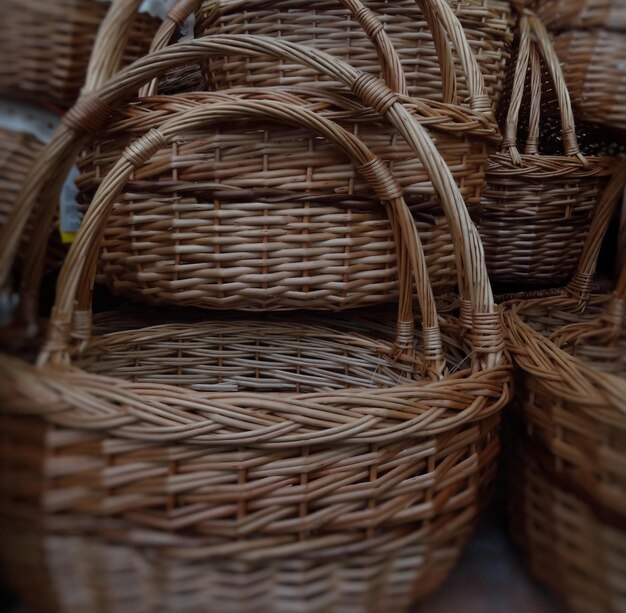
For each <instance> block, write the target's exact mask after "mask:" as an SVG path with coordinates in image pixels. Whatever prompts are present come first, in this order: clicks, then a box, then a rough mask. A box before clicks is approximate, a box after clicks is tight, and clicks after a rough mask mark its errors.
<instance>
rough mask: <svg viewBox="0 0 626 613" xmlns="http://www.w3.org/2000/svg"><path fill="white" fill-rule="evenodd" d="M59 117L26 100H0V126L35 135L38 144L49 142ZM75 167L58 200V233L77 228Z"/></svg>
mask: <svg viewBox="0 0 626 613" xmlns="http://www.w3.org/2000/svg"><path fill="white" fill-rule="evenodd" d="M60 122H61V118H60V117H59V116H58V115H55V114H54V113H52V112H50V111H48V110H46V109H42V108H39V107H37V106H35V105H34V104H28V103H26V102H21V101H20V102H13V101H10V100H0V127H1V128H4V129H5V130H11V131H13V132H22V133H24V134H29V135H30V136H32V137H33V138H36V139H37V140H38V141H39V142H40V143H43V144H47V143H48V142H50V139H51V138H52V135H53V134H54V132H55V130H56V129H57V127H58V125H59V123H60ZM77 176H78V168H76V166H74V167H72V170H71V171H70V173H69V175H68V177H67V179H66V181H65V184H64V185H63V189H62V191H61V199H60V202H59V214H60V220H59V226H60V229H61V232H68V233H73V232H77V231H78V229H79V228H80V222H81V215H80V213H79V212H78V204H77V196H78V188H77V187H76V184H75V182H74V179H75V178H76V177H77Z"/></svg>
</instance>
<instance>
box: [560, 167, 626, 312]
mask: <svg viewBox="0 0 626 613" xmlns="http://www.w3.org/2000/svg"><path fill="white" fill-rule="evenodd" d="M625 185H626V160H623V161H622V162H620V163H619V165H618V166H617V168H616V169H615V171H614V172H613V174H612V176H611V179H610V180H609V182H608V184H607V186H606V188H605V189H604V191H603V192H602V196H601V197H600V200H599V201H598V204H597V206H596V210H595V213H594V215H593V219H592V220H591V225H590V226H589V232H588V233H587V237H586V238H585V244H584V246H583V251H582V254H581V256H580V260H579V261H578V269H577V271H576V273H575V274H574V276H573V278H572V280H571V281H570V282H569V283H568V285H567V287H566V288H565V292H566V293H568V294H569V295H570V296H572V297H573V298H576V299H578V300H579V302H580V303H581V305H584V304H586V302H587V301H588V300H589V297H590V295H591V292H592V289H593V277H594V274H595V272H596V265H597V263H598V257H599V255H600V249H601V247H602V243H603V241H604V237H605V235H606V233H607V230H608V228H609V225H610V223H611V219H612V218H613V212H614V211H615V208H616V206H617V203H618V202H619V201H620V199H621V196H622V194H623V191H624V186H625ZM622 273H623V270H622ZM622 276H623V274H622V275H621V276H620V280H621V277H622ZM618 286H619V287H620V291H621V287H622V286H621V284H618Z"/></svg>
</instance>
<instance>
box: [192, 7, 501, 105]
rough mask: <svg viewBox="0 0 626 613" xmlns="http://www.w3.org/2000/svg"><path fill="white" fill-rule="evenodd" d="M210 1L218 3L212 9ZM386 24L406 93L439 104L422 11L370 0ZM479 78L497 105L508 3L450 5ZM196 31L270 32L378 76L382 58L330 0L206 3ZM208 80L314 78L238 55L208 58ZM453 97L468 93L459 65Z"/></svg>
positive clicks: (436, 69)
mask: <svg viewBox="0 0 626 613" xmlns="http://www.w3.org/2000/svg"><path fill="white" fill-rule="evenodd" d="M216 5H218V6H217V7H216ZM365 5H366V6H367V7H368V8H369V9H371V10H372V11H373V12H374V13H375V14H376V15H377V16H378V17H379V19H380V21H381V22H382V23H383V25H384V26H385V30H386V32H387V34H388V36H389V38H390V41H391V43H392V44H393V46H394V48H395V49H396V51H397V53H398V55H399V57H400V60H401V63H402V67H403V69H404V72H405V75H406V81H407V86H408V93H409V94H410V95H412V96H416V97H423V98H429V99H432V100H439V101H441V100H442V99H443V98H442V76H441V75H442V69H441V68H440V62H439V58H438V54H437V49H436V46H435V44H434V43H433V37H432V34H431V32H430V29H429V25H428V23H427V22H426V20H425V19H424V13H423V12H422V11H421V10H420V7H419V6H418V4H417V3H416V2H415V0H399V1H396V2H386V1H379V0H368V1H367V2H365ZM450 6H451V7H452V8H453V10H454V11H455V14H456V16H457V17H458V19H459V21H460V23H461V25H462V26H463V28H464V31H465V35H466V36H467V39H468V41H469V44H470V46H471V48H472V50H473V52H474V53H475V55H476V59H477V61H478V64H479V66H480V69H481V72H482V74H483V76H484V79H485V86H486V90H487V93H488V94H489V96H490V97H491V99H492V100H493V101H494V103H496V102H497V100H498V98H499V95H500V93H501V90H502V81H503V73H504V66H505V63H506V60H507V58H508V55H507V44H508V43H509V42H510V40H511V33H510V20H511V8H510V5H509V3H507V2H502V1H500V0H468V1H464V2H462V3H461V2H450ZM198 30H199V31H200V32H201V33H202V34H203V35H209V34H257V35H264V36H276V37H281V38H284V39H285V40H289V41H292V42H297V43H302V44H306V45H311V46H314V47H315V48H317V49H320V50H322V51H326V52H328V53H331V54H333V55H336V56H337V57H341V58H344V59H346V60H347V61H348V62H350V63H351V64H352V65H353V66H355V67H356V68H359V69H360V70H363V71H365V72H368V73H370V74H374V75H376V76H378V75H379V74H380V63H379V59H378V56H377V54H376V50H375V48H374V46H373V44H372V43H371V42H370V41H369V40H368V38H367V37H366V36H365V34H364V33H363V30H362V28H361V26H360V25H359V24H358V23H357V22H356V21H355V20H354V18H353V17H352V16H351V15H350V13H349V12H348V11H347V10H346V9H345V8H342V7H341V6H339V3H338V2H337V1H336V0H332V1H324V2H318V3H316V4H315V7H314V8H311V6H309V5H308V4H306V3H303V2H294V1H293V0H282V1H281V2H273V3H270V2H266V1H265V0H263V1H258V0H255V1H253V2H243V3H242V2H241V1H225V2H224V1H222V0H219V1H216V0H206V1H205V2H204V4H203V8H202V9H201V11H200V14H199V16H198ZM206 70H207V80H208V82H209V83H210V84H211V86H213V87H215V88H216V89H228V88H230V87H233V86H241V85H249V86H252V85H253V86H257V87H265V86H268V85H293V84H296V83H305V82H310V81H312V80H318V79H319V75H318V74H315V73H313V72H312V71H310V70H307V69H302V67H301V66H297V65H294V64H293V63H289V62H284V61H280V62H276V60H274V59H272V58H269V57H260V58H258V59H255V61H250V59H247V58H246V59H244V58H241V57H238V56H236V55H234V54H233V55H228V56H227V57H224V58H218V57H215V58H211V60H210V61H209V62H208V63H207V65H206ZM456 76H457V81H458V100H459V101H466V100H467V98H468V95H469V93H468V90H467V85H466V81H465V77H464V75H463V71H462V69H461V67H460V66H459V65H458V59H457V65H456Z"/></svg>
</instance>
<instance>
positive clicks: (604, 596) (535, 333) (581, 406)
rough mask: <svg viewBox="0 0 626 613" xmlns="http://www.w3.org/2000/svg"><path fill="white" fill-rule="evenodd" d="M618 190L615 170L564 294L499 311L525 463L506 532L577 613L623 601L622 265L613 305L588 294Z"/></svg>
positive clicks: (625, 171)
mask: <svg viewBox="0 0 626 613" xmlns="http://www.w3.org/2000/svg"><path fill="white" fill-rule="evenodd" d="M625 184H626V165H622V166H621V167H620V169H619V171H618V172H616V174H615V176H614V178H613V179H612V180H611V183H610V184H609V187H608V188H607V190H606V192H605V194H604V195H603V197H602V201H601V203H600V205H599V207H598V212H597V215H596V216H595V217H594V220H593V224H592V227H591V229H590V233H589V239H588V241H587V243H586V248H585V251H584V253H583V256H582V258H581V264H580V268H579V271H578V272H577V275H576V276H575V278H574V280H573V281H572V282H571V283H570V285H569V287H568V289H567V291H566V292H562V293H561V295H558V296H553V297H550V298H541V299H535V300H530V301H526V302H515V303H512V304H511V305H510V308H509V310H508V311H507V312H506V313H505V315H504V321H505V326H506V329H507V335H508V341H507V344H508V347H509V349H510V351H511V353H512V355H513V357H514V361H515V364H516V366H517V376H518V378H519V380H518V382H517V385H516V390H517V395H516V404H517V406H518V407H519V410H520V412H521V417H522V419H523V428H518V432H519V431H520V430H522V429H523V430H525V431H526V436H527V440H526V442H524V444H523V451H522V453H523V457H524V461H529V462H530V463H529V464H528V465H527V466H524V467H523V468H522V471H521V474H518V473H517V472H516V473H515V474H514V475H513V476H512V478H513V479H515V483H516V484H517V485H518V487H516V488H515V489H516V490H518V491H517V493H516V494H515V496H516V498H514V499H513V500H512V505H513V506H514V507H517V508H518V512H517V513H516V514H515V515H514V516H513V517H512V524H513V531H514V534H515V535H516V538H517V539H518V540H519V541H520V543H522V545H523V549H524V550H525V551H526V553H527V556H528V558H529V560H530V566H531V570H532V571H533V572H534V573H536V574H537V576H538V577H539V578H540V579H541V580H543V581H546V582H548V583H549V584H550V585H551V587H552V588H553V589H554V590H555V591H557V593H559V595H560V596H561V597H562V598H563V599H564V600H565V601H566V602H567V604H568V606H569V607H570V608H571V609H572V610H576V611H581V612H582V611H621V610H623V608H624V605H625V604H626V581H625V579H626V574H625V569H626V566H625V565H624V555H625V551H624V549H623V544H624V542H626V473H625V471H624V460H625V457H626V456H625V453H626V404H625V399H626V379H625V375H626V362H625V360H624V356H625V355H626V352H625V348H626V326H625V321H624V312H625V308H626V267H625V268H624V269H623V271H622V275H621V278H620V281H619V283H618V288H617V290H616V293H615V294H614V296H613V297H612V298H610V297H608V296H606V295H592V296H589V293H588V288H589V287H590V279H591V273H592V272H593V270H594V267H595V262H596V260H597V256H598V253H599V250H600V245H601V242H602V237H603V236H604V233H605V232H606V228H607V227H608V225H609V223H610V220H611V217H612V212H613V208H614V205H615V202H616V201H617V200H618V199H619V196H620V194H621V191H622V189H623V186H624V185H625ZM581 304H582V305H586V309H585V310H584V312H582V311H581ZM512 466H513V467H514V469H515V467H516V466H519V463H517V462H512ZM521 479H523V480H521ZM543 492H546V493H545V494H544V493H543ZM520 499H521V502H519V500H520ZM518 502H519V504H518ZM548 567H549V568H550V569H551V571H550V572H549V573H546V572H545V570H546V568H548Z"/></svg>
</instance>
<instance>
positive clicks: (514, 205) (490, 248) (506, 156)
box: [480, 12, 616, 286]
mask: <svg viewBox="0 0 626 613" xmlns="http://www.w3.org/2000/svg"><path fill="white" fill-rule="evenodd" d="M520 31H521V36H520V51H519V58H518V61H517V64H516V67H515V74H514V82H513V95H512V97H511V100H510V103H509V108H508V111H507V115H506V123H505V135H504V136H505V138H504V141H503V148H502V149H503V150H502V151H501V152H500V153H498V154H496V155H493V156H491V158H490V160H489V165H488V167H487V184H486V187H485V189H484V191H483V198H482V211H481V216H480V230H481V236H482V238H483V241H484V245H485V253H486V258H487V264H488V267H489V272H490V277H491V279H492V280H493V281H501V282H505V283H511V282H522V283H525V284H526V285H530V284H533V285H535V286H539V285H561V284H563V283H564V282H565V281H566V280H567V279H568V278H570V277H571V276H572V274H573V273H574V270H575V268H576V263H577V261H578V258H579V256H580V253H581V251H582V247H583V243H584V239H585V234H586V230H587V228H588V226H589V221H590V219H591V216H592V215H593V212H594V207H595V204H596V202H597V201H598V199H599V196H600V194H601V192H602V190H603V188H604V186H605V185H606V183H607V182H608V179H609V177H610V175H611V173H612V172H613V169H614V166H615V164H616V160H615V159H614V158H611V157H609V156H602V157H596V156H589V157H584V158H583V156H582V155H581V154H580V148H579V145H578V141H577V138H576V126H575V124H574V118H573V112H572V108H571V102H570V97H569V92H568V90H567V87H566V86H565V82H564V79H563V74H562V72H561V68H560V65H559V62H558V59H557V58H556V54H555V52H554V49H553V48H552V45H551V42H550V39H549V37H548V33H547V32H546V30H545V28H544V27H543V25H542V24H541V23H540V22H539V20H538V19H537V18H536V16H534V15H533V14H532V13H530V12H527V13H526V14H525V15H524V16H523V17H522V18H521V19H520ZM542 59H543V63H544V64H545V66H546V69H547V72H548V73H549V75H550V77H551V81H552V82H553V84H554V90H555V102H556V103H557V104H558V108H559V110H560V118H561V131H560V140H561V145H562V147H563V151H562V155H545V154H543V153H542V152H541V147H540V143H539V139H540V135H541V131H540V127H541V116H542V111H543V110H544V109H543V99H542V94H543V91H544V89H545V86H546V80H545V79H543V78H542V76H543V75H542V72H541V68H542V62H541V60H542ZM527 73H529V74H530V79H527ZM525 84H526V86H527V87H528V89H529V91H528V96H527V98H526V100H528V101H529V104H530V107H529V115H530V120H529V127H528V134H527V137H526V142H525V144H524V145H525V148H524V149H521V147H522V143H521V142H520V136H521V134H520V132H521V130H520V110H521V106H522V103H523V101H524V100H525V98H524V87H525ZM520 150H522V151H523V153H520Z"/></svg>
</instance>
